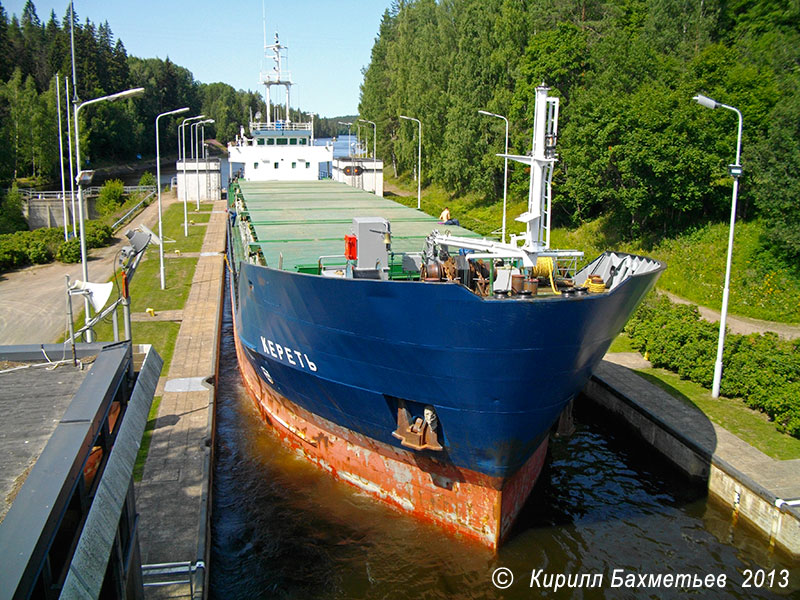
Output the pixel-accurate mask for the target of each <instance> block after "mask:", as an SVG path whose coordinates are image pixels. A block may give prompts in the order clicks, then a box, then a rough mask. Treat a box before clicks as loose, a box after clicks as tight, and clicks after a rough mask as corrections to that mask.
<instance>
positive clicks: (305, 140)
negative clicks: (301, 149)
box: [297, 138, 308, 146]
mask: <svg viewBox="0 0 800 600" xmlns="http://www.w3.org/2000/svg"><path fill="white" fill-rule="evenodd" d="M297 143H298V144H300V145H301V146H305V145H306V144H307V143H308V139H306V138H300V140H298V142H297Z"/></svg>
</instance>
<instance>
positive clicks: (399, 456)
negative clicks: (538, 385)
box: [236, 337, 547, 549]
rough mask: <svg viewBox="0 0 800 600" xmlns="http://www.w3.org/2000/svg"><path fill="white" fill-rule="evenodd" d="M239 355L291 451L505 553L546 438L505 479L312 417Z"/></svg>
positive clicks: (248, 381)
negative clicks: (503, 544) (502, 545)
mask: <svg viewBox="0 0 800 600" xmlns="http://www.w3.org/2000/svg"><path fill="white" fill-rule="evenodd" d="M236 351H237V358H238V363H239V369H240V371H241V374H242V379H243V381H244V383H245V387H246V388H247V390H248V392H249V394H250V395H251V397H252V398H253V400H254V401H255V403H256V406H257V408H258V410H259V412H260V413H261V415H262V417H263V419H264V421H265V422H266V423H267V424H268V425H270V426H271V427H273V428H274V430H275V432H276V433H277V435H278V436H279V437H280V438H281V439H282V441H283V442H284V444H285V445H286V446H287V447H289V448H291V449H292V450H293V451H294V452H295V453H296V454H298V455H299V456H302V457H303V458H305V459H307V460H308V461H310V462H312V463H313V464H315V465H317V466H318V467H320V468H321V469H323V470H325V471H327V472H329V473H330V474H331V475H333V476H334V477H335V478H337V479H339V480H341V481H344V482H347V483H348V484H350V485H352V486H354V487H356V488H358V489H360V490H362V491H364V492H366V493H367V494H369V495H371V496H372V497H374V498H376V499H378V500H381V501H383V502H384V503H386V504H388V505H390V506H392V507H394V508H396V509H399V510H401V511H404V512H406V513H410V514H411V515H413V516H414V517H416V518H418V519H420V520H422V521H427V522H430V523H432V524H434V525H436V526H438V527H440V528H441V529H443V530H445V531H447V532H449V533H451V534H453V535H456V536H460V537H463V538H467V539H471V540H475V541H477V542H479V543H481V544H483V545H486V546H488V547H490V548H492V549H496V548H498V546H499V545H500V543H501V542H502V541H503V539H504V538H505V537H506V536H507V535H508V533H509V531H510V530H511V526H512V525H513V523H514V520H515V518H516V516H517V514H518V513H519V511H520V509H521V508H522V506H523V505H524V503H525V501H526V499H527V497H528V495H529V494H530V492H531V489H532V488H533V486H534V484H535V483H536V479H537V477H538V476H539V473H540V472H541V470H542V467H543V465H544V461H545V457H546V454H547V438H545V441H544V442H542V444H541V445H540V446H539V448H538V449H537V450H536V451H535V452H534V453H533V455H532V456H531V457H530V459H529V460H528V461H527V462H526V463H525V465H524V466H523V467H522V468H521V469H519V470H518V471H517V472H516V473H515V474H514V475H513V476H511V477H510V478H507V479H505V480H503V479H501V478H497V477H490V476H487V475H485V474H481V473H476V472H474V471H470V470H467V469H463V468H458V467H456V466H454V465H452V464H447V463H446V462H443V461H440V460H436V459H431V458H429V457H426V456H421V455H419V454H417V453H414V452H411V451H406V450H403V449H400V448H395V447H392V446H389V445H387V444H384V443H381V442H378V441H376V440H373V439H370V438H368V437H366V436H363V435H360V434H357V433H355V432H352V431H350V430H347V429H346V428H343V427H341V426H338V425H336V424H335V423H332V422H330V421H328V420H326V419H323V418H321V417H319V416H317V415H314V414H311V413H309V412H308V411H306V410H304V409H303V408H301V407H299V406H297V405H296V404H295V403H293V402H291V401H290V400H288V399H287V398H285V397H283V396H281V395H280V394H277V393H276V392H275V391H274V390H273V389H272V388H271V387H270V386H269V384H268V383H267V382H266V381H265V380H264V379H263V378H262V377H260V376H259V374H258V373H257V372H256V371H255V370H254V368H253V366H252V365H251V364H250V362H249V361H248V360H247V357H246V356H245V355H244V352H243V350H242V347H241V344H240V342H239V339H238V337H236Z"/></svg>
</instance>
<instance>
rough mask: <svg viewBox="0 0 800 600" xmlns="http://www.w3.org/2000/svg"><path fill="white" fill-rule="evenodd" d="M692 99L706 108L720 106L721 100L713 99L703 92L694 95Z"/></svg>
mask: <svg viewBox="0 0 800 600" xmlns="http://www.w3.org/2000/svg"><path fill="white" fill-rule="evenodd" d="M692 100H694V101H695V102H697V103H698V104H700V105H701V106H705V107H706V108H717V107H718V106H719V102H717V101H716V100H712V99H711V98H709V97H708V96H703V94H697V95H696V96H693V97H692Z"/></svg>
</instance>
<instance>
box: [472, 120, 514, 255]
mask: <svg viewBox="0 0 800 600" xmlns="http://www.w3.org/2000/svg"><path fill="white" fill-rule="evenodd" d="M478 112H479V113H480V114H482V115H486V116H487V117H497V118H498V119H503V121H505V122H506V147H505V148H506V149H505V156H504V163H505V164H504V165H503V243H504V244H505V243H506V203H507V197H508V119H506V118H505V117H504V116H503V115H498V114H495V113H491V112H489V111H487V110H479V111H478Z"/></svg>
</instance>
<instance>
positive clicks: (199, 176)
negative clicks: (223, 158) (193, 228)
mask: <svg viewBox="0 0 800 600" xmlns="http://www.w3.org/2000/svg"><path fill="white" fill-rule="evenodd" d="M175 168H176V169H177V170H178V174H177V181H178V187H177V197H178V200H183V199H184V185H185V192H186V200H187V201H189V202H197V200H198V198H199V199H200V202H214V201H215V200H219V199H220V198H222V195H221V187H222V180H221V175H220V161H219V159H218V158H207V159H199V160H196V159H193V158H190V159H187V160H185V161H183V160H179V161H178V162H177V163H175Z"/></svg>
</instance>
